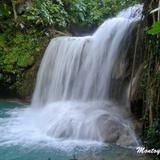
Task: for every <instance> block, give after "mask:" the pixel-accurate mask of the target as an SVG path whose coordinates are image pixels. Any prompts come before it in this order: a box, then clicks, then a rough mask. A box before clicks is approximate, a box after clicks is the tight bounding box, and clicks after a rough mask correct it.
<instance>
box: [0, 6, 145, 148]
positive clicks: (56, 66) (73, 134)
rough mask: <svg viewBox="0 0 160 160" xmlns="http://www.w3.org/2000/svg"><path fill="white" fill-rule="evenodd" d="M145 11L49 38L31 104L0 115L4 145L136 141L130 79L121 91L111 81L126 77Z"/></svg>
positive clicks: (126, 13)
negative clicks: (81, 33)
mask: <svg viewBox="0 0 160 160" xmlns="http://www.w3.org/2000/svg"><path fill="white" fill-rule="evenodd" d="M141 11H142V6H141V5H136V6H134V7H132V8H129V9H127V10H124V11H122V12H121V13H120V14H119V15H118V16H117V17H116V18H112V19H109V20H107V21H105V22H104V23H103V24H102V25H101V26H100V27H99V29H98V30H97V31H96V32H95V33H94V34H93V35H92V36H87V37H60V38H56V39H53V40H51V42H50V44H49V46H48V48H47V50H46V53H45V55H44V57H43V60H42V63H41V66H40V69H39V73H38V77H37V84H36V88H35V92H34V96H33V99H32V104H31V107H29V108H27V109H23V108H22V109H15V110H14V111H8V112H7V115H9V118H5V119H3V118H0V124H1V125H0V137H1V138H0V147H1V146H2V147H3V146H5V145H17V144H20V145H22V146H24V145H29V144H35V143H38V145H40V144H42V145H43V146H45V145H53V144H58V145H59V144H60V143H59V141H60V142H61V144H62V141H63V142H64V141H65V142H66V141H70V140H71V141H72V143H73V141H78V143H80V141H83V142H82V143H83V144H84V143H86V142H93V143H94V142H95V143H97V142H98V143H99V142H107V143H114V144H118V145H122V146H135V145H137V144H138V143H137V140H136V137H135V135H134V131H133V129H132V124H131V122H130V119H129V117H130V113H129V107H128V95H127V88H128V86H129V82H128V83H126V84H125V86H124V87H123V88H124V89H123V90H120V91H119V87H121V86H120V85H115V83H113V82H114V81H116V82H117V81H118V80H119V79H123V78H122V77H123V75H124V71H123V70H124V69H125V68H126V64H125V58H124V57H125V55H127V54H128V49H129V47H130V40H129V39H130V36H131V35H132V33H133V30H134V28H135V26H136V24H137V21H138V20H139V19H140V17H141ZM113 90H114V92H115V91H116V92H117V94H118V96H115V95H114V94H113ZM122 91H123V92H122ZM120 92H121V93H120ZM69 145H70V143H69Z"/></svg>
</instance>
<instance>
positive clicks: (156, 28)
mask: <svg viewBox="0 0 160 160" xmlns="http://www.w3.org/2000/svg"><path fill="white" fill-rule="evenodd" d="M147 33H148V34H150V35H156V34H158V33H160V21H158V22H155V23H154V24H153V25H152V26H151V29H150V30H149V31H148V32H147Z"/></svg>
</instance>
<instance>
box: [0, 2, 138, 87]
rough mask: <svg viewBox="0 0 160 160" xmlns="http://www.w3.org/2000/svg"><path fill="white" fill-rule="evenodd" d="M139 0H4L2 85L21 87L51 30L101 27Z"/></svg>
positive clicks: (0, 61)
mask: <svg viewBox="0 0 160 160" xmlns="http://www.w3.org/2000/svg"><path fill="white" fill-rule="evenodd" d="M137 1H138V0H134V1H130V0H114V1H112V0H94V1H93V0H46V1H44V0H34V1H29V0H1V1H0V82H1V84H2V85H1V86H5V88H8V87H9V88H12V85H11V84H14V85H15V84H16V86H17V87H18V86H20V85H19V84H21V82H20V81H22V80H23V77H25V76H22V75H23V74H25V73H26V72H25V71H28V70H29V69H31V67H33V65H35V63H36V62H35V61H36V60H37V57H40V56H41V53H42V52H43V51H44V48H45V47H46V45H45V44H46V43H47V42H48V41H49V39H50V38H51V37H53V36H52V35H53V34H50V33H51V32H52V33H53V32H54V30H61V31H63V32H66V30H67V31H68V30H69V31H71V30H72V28H76V29H77V30H78V28H85V29H90V28H92V27H97V26H98V25H99V24H100V23H102V22H103V21H104V20H105V19H106V18H108V17H111V16H114V15H115V14H117V12H119V11H120V10H121V9H123V8H126V7H128V6H129V5H132V4H134V3H136V2H137ZM30 2H31V3H30ZM82 30H83V29H82ZM58 32H59V31H58ZM54 36H55V35H54ZM25 83H26V82H25ZM1 86H0V89H1ZM19 88H20V87H19ZM21 88H22V87H21ZM22 90H23V89H22Z"/></svg>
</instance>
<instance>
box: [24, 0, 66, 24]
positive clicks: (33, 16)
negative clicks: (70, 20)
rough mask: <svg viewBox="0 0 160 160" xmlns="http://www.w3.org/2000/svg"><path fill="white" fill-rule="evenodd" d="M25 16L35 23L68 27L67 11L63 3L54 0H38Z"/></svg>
mask: <svg viewBox="0 0 160 160" xmlns="http://www.w3.org/2000/svg"><path fill="white" fill-rule="evenodd" d="M24 17H25V18H26V20H27V21H29V22H32V23H34V24H41V25H43V26H51V25H53V26H58V27H66V19H67V13H66V12H65V10H64V8H63V5H62V3H59V4H55V3H53V2H52V0H47V1H41V0H36V1H35V2H34V4H33V6H32V7H30V8H28V9H27V14H26V15H25V16H24Z"/></svg>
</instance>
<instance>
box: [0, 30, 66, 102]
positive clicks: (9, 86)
mask: <svg viewBox="0 0 160 160" xmlns="http://www.w3.org/2000/svg"><path fill="white" fill-rule="evenodd" d="M12 29H13V28H12ZM10 34H11V33H10ZM64 35H65V33H61V32H57V31H56V30H54V29H46V31H42V32H38V31H37V30H34V29H31V30H27V31H23V30H22V31H19V30H18V31H16V32H15V33H14V34H11V35H9V36H11V37H10V39H9V41H7V42H4V43H1V42H0V47H1V50H0V54H2V55H1V56H0V62H1V66H0V83H1V85H0V97H1V98H20V99H24V100H29V101H30V99H31V96H32V93H33V90H34V86H35V81H36V76H37V72H38V68H39V65H40V63H41V59H42V57H43V53H44V52H45V49H46V47H47V45H48V43H49V41H50V39H51V38H54V37H58V36H64ZM1 38H4V39H5V38H6V35H5V32H4V34H2V35H0V39H1Z"/></svg>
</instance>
